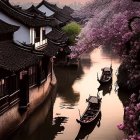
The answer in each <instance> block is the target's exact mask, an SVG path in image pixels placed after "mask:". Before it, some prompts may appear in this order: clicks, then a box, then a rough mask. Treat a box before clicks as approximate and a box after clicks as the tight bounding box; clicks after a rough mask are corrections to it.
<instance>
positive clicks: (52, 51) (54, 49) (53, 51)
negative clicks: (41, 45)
mask: <svg viewBox="0 0 140 140" xmlns="http://www.w3.org/2000/svg"><path fill="white" fill-rule="evenodd" d="M59 49H60V48H59V46H58V45H55V44H54V43H53V42H51V41H48V44H47V46H46V48H45V54H46V55H47V56H56V55H57V53H58V51H59Z"/></svg>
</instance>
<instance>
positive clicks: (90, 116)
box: [76, 96, 101, 125]
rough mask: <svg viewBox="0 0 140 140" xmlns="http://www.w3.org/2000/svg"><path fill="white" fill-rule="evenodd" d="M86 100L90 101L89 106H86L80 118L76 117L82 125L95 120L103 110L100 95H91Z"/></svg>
mask: <svg viewBox="0 0 140 140" xmlns="http://www.w3.org/2000/svg"><path fill="white" fill-rule="evenodd" d="M86 101H87V102H88V107H87V108H86V110H85V112H84V113H83V115H82V116H80V119H79V120H78V119H76V121H77V122H78V123H80V124H81V125H86V124H89V123H91V122H93V121H94V120H95V119H96V118H97V116H98V115H99V113H100V110H101V98H100V97H99V96H97V97H96V96H89V98H88V99H86Z"/></svg>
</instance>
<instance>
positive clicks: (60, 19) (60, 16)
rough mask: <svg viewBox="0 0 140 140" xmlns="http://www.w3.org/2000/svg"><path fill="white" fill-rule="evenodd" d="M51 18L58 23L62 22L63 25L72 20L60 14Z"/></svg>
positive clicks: (57, 13)
mask: <svg viewBox="0 0 140 140" xmlns="http://www.w3.org/2000/svg"><path fill="white" fill-rule="evenodd" d="M51 17H54V18H56V19H57V20H58V21H60V22H63V23H67V22H69V21H71V20H72V17H70V16H68V15H64V14H63V13H61V12H56V13H54V14H53V15H52V16H51Z"/></svg>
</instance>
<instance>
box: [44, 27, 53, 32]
mask: <svg viewBox="0 0 140 140" xmlns="http://www.w3.org/2000/svg"><path fill="white" fill-rule="evenodd" d="M45 30H46V31H45V33H46V34H48V33H49V32H51V31H52V27H50V26H47V27H46V29H45Z"/></svg>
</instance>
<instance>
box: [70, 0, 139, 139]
mask: <svg viewBox="0 0 140 140" xmlns="http://www.w3.org/2000/svg"><path fill="white" fill-rule="evenodd" d="M73 16H74V17H78V18H81V20H82V23H83V24H84V27H83V29H82V31H81V33H80V35H79V41H78V42H77V44H76V45H75V46H71V50H72V53H71V55H70V56H71V57H77V56H79V55H81V54H82V53H84V52H85V51H87V50H88V49H90V48H93V49H94V48H96V47H98V46H102V47H107V48H108V49H110V48H111V50H113V51H114V52H116V53H119V54H120V55H121V56H122V64H121V66H120V68H119V75H118V84H119V87H121V86H122V87H123V88H124V87H125V88H127V89H133V90H134V89H135V91H136V92H137V95H139V94H140V93H139V91H140V18H139V17H140V2H134V1H132V0H94V1H91V2H90V3H89V4H87V5H86V6H84V7H83V8H81V10H80V11H76V12H75V13H74V14H73ZM121 73H124V74H125V78H124V76H123V77H122V76H121ZM139 119H140V100H138V101H135V96H134V95H132V96H131V98H130V104H129V106H128V107H126V108H125V114H124V123H123V124H121V125H119V126H118V127H119V128H120V129H122V130H124V131H125V132H126V133H127V134H128V138H127V139H126V140H140V132H138V127H137V125H140V124H138V120H139ZM139 121H140V120H139ZM139 123H140V122H139Z"/></svg>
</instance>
